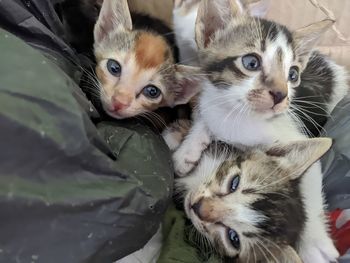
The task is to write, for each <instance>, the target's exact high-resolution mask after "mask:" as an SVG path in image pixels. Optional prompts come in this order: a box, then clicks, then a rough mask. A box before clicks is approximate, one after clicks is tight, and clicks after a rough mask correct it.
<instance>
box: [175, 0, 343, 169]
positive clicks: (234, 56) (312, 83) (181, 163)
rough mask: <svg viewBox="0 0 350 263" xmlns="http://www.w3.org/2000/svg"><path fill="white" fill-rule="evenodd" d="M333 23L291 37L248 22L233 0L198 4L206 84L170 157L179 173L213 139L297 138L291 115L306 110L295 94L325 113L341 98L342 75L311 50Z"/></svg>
mask: <svg viewBox="0 0 350 263" xmlns="http://www.w3.org/2000/svg"><path fill="white" fill-rule="evenodd" d="M208 18H210V19H208ZM332 24H333V21H330V20H324V21H321V22H318V23H315V24H312V25H310V26H307V27H304V28H302V29H300V30H297V31H295V32H290V31H289V30H288V29H287V28H286V27H284V26H282V25H279V24H276V23H274V22H271V21H268V20H264V19H261V18H258V17H252V16H250V15H248V13H247V11H246V10H245V9H244V7H243V5H241V4H240V2H239V1H237V0H217V1H209V0H203V1H201V2H200V5H199V10H198V18H197V23H196V41H197V44H198V50H199V51H198V52H199V62H200V66H201V68H202V70H203V71H204V73H205V74H206V75H207V76H208V81H207V82H206V83H205V84H204V85H203V88H202V89H203V91H202V92H201V94H200V97H199V102H198V114H197V116H198V118H196V120H195V121H194V125H193V127H192V129H191V132H190V134H189V135H188V136H187V138H186V139H185V141H184V143H183V144H182V145H181V147H180V148H179V149H178V150H177V152H176V153H175V154H174V161H175V168H176V170H177V172H178V174H186V173H187V172H188V171H190V170H191V169H192V168H193V167H194V165H195V164H196V162H197V161H198V159H199V158H200V156H201V153H202V151H203V150H204V149H205V148H206V146H207V145H208V144H209V143H210V141H211V140H212V139H215V140H222V141H225V142H227V143H231V144H243V145H246V146H252V145H257V144H270V143H273V142H275V141H290V140H297V139H302V138H304V137H305V136H304V135H303V134H302V132H301V130H300V127H299V125H301V123H300V121H299V120H298V119H297V117H296V115H295V113H293V112H292V111H291V110H292V109H296V110H297V111H300V112H303V113H304V114H305V117H304V118H306V116H307V115H306V114H307V109H306V110H305V111H303V109H305V105H304V108H300V109H299V108H298V107H297V106H295V102H298V101H300V98H299V99H295V98H294V96H295V93H296V90H297V89H298V88H300V89H301V90H302V91H301V92H303V90H304V91H305V92H309V91H310V90H312V92H313V93H314V94H316V95H317V97H319V98H320V101H319V102H315V103H312V102H309V103H310V105H316V106H318V107H319V108H322V107H323V106H325V105H327V107H326V108H325V109H324V111H326V112H327V113H328V112H331V111H332V109H333V108H334V107H335V105H336V104H337V103H338V102H339V101H340V99H341V98H343V97H344V95H345V94H346V92H347V91H348V86H347V78H346V73H345V71H344V69H343V68H342V67H340V66H338V65H336V64H335V63H334V62H332V61H330V60H328V59H326V58H325V57H323V56H322V55H320V54H319V53H317V52H313V47H314V46H315V45H316V43H317V41H318V39H319V38H320V37H321V36H322V33H323V32H325V31H326V30H327V29H328V28H329V27H330V26H331V25H332ZM299 95H300V94H299ZM294 100H295V101H294ZM326 102H327V103H326ZM306 103H307V102H306ZM306 105H308V104H306ZM324 114H325V113H324V112H323V115H324Z"/></svg>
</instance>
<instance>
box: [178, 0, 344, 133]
mask: <svg viewBox="0 0 350 263" xmlns="http://www.w3.org/2000/svg"><path fill="white" fill-rule="evenodd" d="M199 3H200V0H178V1H175V8H174V10H173V19H174V31H175V36H176V42H177V43H178V46H179V49H180V62H181V63H186V64H191V65H198V63H199V61H198V48H197V45H196V42H195V21H196V17H197V12H198V7H199ZM237 3H238V4H239V5H241V7H243V8H244V9H245V10H246V11H247V12H249V14H250V15H252V16H256V17H263V16H265V14H266V13H267V10H268V8H269V5H270V1H268V0H242V1H238V2H237ZM266 26H268V25H266ZM266 26H265V27H266ZM253 31H255V32H256V33H257V34H256V36H257V37H259V35H258V33H259V31H257V29H253ZM233 41H236V39H234V40H233ZM223 53H224V52H223ZM311 56H312V57H311V58H310V59H309V62H308V65H307V67H306V68H305V70H304V71H303V72H302V75H301V83H300V85H299V86H298V87H295V94H294V96H293V100H291V109H290V111H291V113H292V114H293V116H295V117H293V118H294V119H296V120H297V121H298V122H300V124H301V125H302V126H303V127H302V130H303V132H305V133H307V135H308V136H310V137H314V136H318V135H319V134H320V132H321V131H322V129H323V128H322V127H323V126H324V124H325V123H326V121H327V117H329V114H330V113H331V112H332V110H333V109H334V107H335V105H336V103H337V102H338V101H339V98H341V97H342V96H343V95H344V94H345V92H346V91H347V90H348V87H347V80H346V73H345V72H344V69H343V68H341V67H339V66H338V65H336V64H335V63H334V62H333V61H332V60H330V59H328V58H326V57H325V56H323V55H321V54H319V53H317V52H313V53H312V55H311ZM188 58H192V60H190V62H191V63H188V60H187V59H188ZM186 60H187V61H186ZM209 74H210V72H209ZM315 80H316V81H315Z"/></svg>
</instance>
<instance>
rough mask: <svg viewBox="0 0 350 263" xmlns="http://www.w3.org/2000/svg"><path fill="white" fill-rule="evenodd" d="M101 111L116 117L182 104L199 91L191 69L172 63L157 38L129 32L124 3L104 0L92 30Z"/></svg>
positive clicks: (170, 54)
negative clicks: (102, 109)
mask: <svg viewBox="0 0 350 263" xmlns="http://www.w3.org/2000/svg"><path fill="white" fill-rule="evenodd" d="M94 39H95V45H94V50H95V57H96V60H97V66H96V73H97V76H98V80H99V82H100V89H101V101H102V104H103V107H104V109H105V111H106V112H107V113H108V114H109V115H110V116H112V117H114V118H117V119H123V118H129V117H133V116H136V115H139V114H142V113H144V112H148V111H153V110H155V109H157V108H159V107H165V106H167V107H174V106H175V105H179V104H186V103H187V102H188V101H189V99H190V98H191V97H192V96H193V95H194V94H196V93H197V92H198V90H199V85H198V81H197V79H198V78H199V76H200V75H199V74H198V71H197V69H196V68H192V67H189V66H180V65H177V64H175V60H174V55H173V52H172V50H171V48H170V46H169V44H168V43H167V41H166V40H165V38H164V37H163V36H162V35H159V34H157V33H155V32H152V31H147V30H142V29H140V30H138V29H133V25H132V21H131V16H130V12H129V9H128V4H127V1H126V0H118V1H117V0H105V1H104V2H103V5H102V8H101V11H100V15H99V18H98V21H97V23H96V26H95V31H94Z"/></svg>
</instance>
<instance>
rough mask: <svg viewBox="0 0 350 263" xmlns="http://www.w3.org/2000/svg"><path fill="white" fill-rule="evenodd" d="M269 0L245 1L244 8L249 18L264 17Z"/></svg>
mask: <svg viewBox="0 0 350 263" xmlns="http://www.w3.org/2000/svg"><path fill="white" fill-rule="evenodd" d="M270 2H271V0H245V8H246V9H247V10H248V12H249V14H250V15H251V16H255V17H265V16H266V14H267V12H268V10H269V7H270Z"/></svg>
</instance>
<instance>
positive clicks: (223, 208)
mask: <svg viewBox="0 0 350 263" xmlns="http://www.w3.org/2000/svg"><path fill="white" fill-rule="evenodd" d="M186 125H188V124H186ZM186 125H184V124H183V123H179V124H175V125H173V126H172V127H171V128H169V129H168V130H167V133H166V136H165V140H166V141H167V143H168V144H169V146H170V147H172V148H176V147H177V145H176V142H177V144H180V141H181V137H182V136H183V134H184V133H186V130H187V129H188V128H187V127H186ZM331 144H332V141H331V139H327V138H317V139H303V140H300V141H294V142H289V143H277V144H274V145H272V146H258V147H253V148H248V147H246V148H243V149H238V148H235V147H233V146H229V145H227V144H224V143H212V144H211V145H210V146H209V147H208V149H206V150H205V151H204V153H203V155H202V158H201V160H200V162H199V164H198V166H197V167H196V169H194V170H193V171H192V172H190V173H189V175H188V176H186V177H183V178H178V179H177V180H176V183H175V191H176V192H179V193H182V194H183V196H184V209H185V212H186V215H187V216H188V218H189V219H191V221H192V223H193V225H194V226H195V228H196V229H197V230H198V231H199V232H200V233H201V234H202V235H203V236H204V237H205V238H206V239H207V240H209V242H210V243H211V244H212V245H213V246H214V247H215V249H216V251H218V252H219V253H220V254H221V255H223V256H229V257H234V258H237V261H234V262H242V263H243V262H244V263H250V262H252V263H253V262H274V263H280V262H285V263H296V262H300V263H301V262H304V263H315V262H317V263H322V262H327V263H328V262H330V261H335V260H336V258H337V257H338V252H337V250H336V249H335V248H334V245H333V243H332V240H331V239H330V238H329V236H328V234H327V228H328V226H327V222H326V216H325V213H324V210H323V205H322V203H323V198H322V195H321V192H322V176H321V171H320V166H317V165H313V163H315V162H316V161H317V160H318V159H319V158H320V157H321V156H322V155H323V154H324V153H325V152H327V151H328V149H329V148H330V147H331ZM319 250H321V251H322V252H320V251H319Z"/></svg>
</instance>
